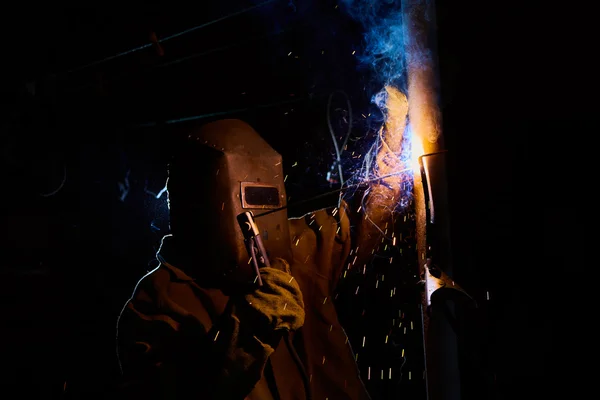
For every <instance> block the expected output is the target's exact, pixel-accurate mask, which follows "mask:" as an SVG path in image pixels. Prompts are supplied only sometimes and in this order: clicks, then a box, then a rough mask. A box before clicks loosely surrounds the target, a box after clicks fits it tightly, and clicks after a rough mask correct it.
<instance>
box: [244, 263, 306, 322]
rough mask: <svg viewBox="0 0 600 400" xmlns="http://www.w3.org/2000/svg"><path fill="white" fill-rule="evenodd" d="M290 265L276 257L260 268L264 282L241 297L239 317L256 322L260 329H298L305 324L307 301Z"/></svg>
mask: <svg viewBox="0 0 600 400" xmlns="http://www.w3.org/2000/svg"><path fill="white" fill-rule="evenodd" d="M289 271H290V266H289V264H288V263H287V262H286V261H285V260H283V259H279V258H278V259H275V260H273V261H272V263H271V267H264V268H260V276H261V278H262V282H263V285H262V286H261V287H259V288H257V289H256V290H255V291H253V292H251V293H248V294H246V295H244V296H243V299H239V300H240V301H239V302H238V312H239V313H240V315H239V316H240V320H246V322H247V323H252V324H257V326H256V328H257V329H258V330H259V331H262V332H266V333H267V334H268V333H270V332H274V331H278V330H290V331H295V330H298V329H299V328H301V327H302V325H304V301H303V299H302V292H301V291H300V287H299V286H298V283H297V282H296V280H295V279H294V278H293V277H292V275H290V274H289Z"/></svg>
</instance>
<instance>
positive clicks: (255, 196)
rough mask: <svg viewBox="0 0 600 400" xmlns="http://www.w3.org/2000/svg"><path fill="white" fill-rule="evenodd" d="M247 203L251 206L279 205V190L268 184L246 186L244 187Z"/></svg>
mask: <svg viewBox="0 0 600 400" xmlns="http://www.w3.org/2000/svg"><path fill="white" fill-rule="evenodd" d="M244 197H245V200H246V204H248V205H251V206H278V205H279V190H277V188H274V187H267V186H246V188H245V189H244Z"/></svg>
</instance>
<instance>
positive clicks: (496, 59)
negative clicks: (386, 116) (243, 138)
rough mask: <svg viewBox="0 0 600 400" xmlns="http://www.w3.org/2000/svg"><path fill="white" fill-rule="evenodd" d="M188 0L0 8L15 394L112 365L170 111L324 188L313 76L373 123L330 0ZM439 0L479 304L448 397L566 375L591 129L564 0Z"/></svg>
mask: <svg viewBox="0 0 600 400" xmlns="http://www.w3.org/2000/svg"><path fill="white" fill-rule="evenodd" d="M206 3H208V4H195V6H194V8H193V9H188V10H177V11H174V10H170V9H166V8H165V7H158V6H145V7H139V8H135V9H134V8H133V7H131V9H125V10H123V9H119V10H110V9H104V8H96V9H93V8H83V7H82V8H53V9H37V8H35V9H34V8H31V9H19V10H17V9H15V10H12V11H7V12H4V13H3V15H2V30H3V32H2V33H3V35H2V37H3V43H2V47H1V48H0V51H1V52H2V55H3V57H2V65H3V67H4V68H3V69H4V72H3V74H2V77H3V79H2V82H1V85H2V99H3V103H2V104H3V106H2V109H1V113H2V129H1V132H2V134H1V138H2V178H3V183H4V185H3V191H2V194H3V196H2V202H3V207H2V217H1V218H2V258H1V259H2V261H1V272H0V273H1V277H0V280H1V282H2V293H0V298H1V299H2V301H1V302H0V307H2V315H3V320H2V323H1V324H0V329H1V332H2V346H1V350H0V351H1V354H2V361H3V365H4V368H3V371H4V372H3V376H2V384H3V386H6V388H7V389H10V390H13V391H15V393H20V394H19V395H18V396H16V397H15V398H40V399H42V398H60V396H61V393H62V392H63V391H64V388H65V382H66V390H65V391H64V393H63V394H62V395H63V396H66V397H65V398H78V399H79V398H85V399H89V398H96V397H97V396H100V394H99V393H102V392H103V391H105V390H106V388H107V387H110V386H111V384H112V382H114V380H115V378H116V374H117V370H116V364H115V362H116V360H115V358H114V328H115V323H116V316H117V315H118V312H119V311H120V309H121V307H122V305H123V304H124V302H125V301H126V300H127V297H128V295H129V294H130V293H131V290H132V288H133V285H134V284H135V282H136V281H137V279H138V278H139V277H140V276H141V275H142V274H144V273H145V272H146V271H147V270H149V269H150V268H152V267H153V266H155V265H156V264H155V261H154V257H153V255H154V252H155V250H156V245H157V244H158V241H159V240H160V237H162V235H164V234H165V233H166V232H167V229H168V225H167V224H168V222H167V214H166V211H167V210H166V200H165V196H164V195H163V196H161V197H160V198H157V197H156V194H157V193H159V192H160V190H161V189H162V187H163V186H164V180H165V177H166V172H165V167H166V158H167V156H168V154H169V152H168V150H169V148H170V146H172V145H173V143H174V142H175V141H176V138H177V137H179V136H178V135H181V133H178V132H180V131H178V130H177V129H179V127H180V126H183V123H175V122H176V121H177V120H178V119H180V118H186V117H191V116H196V120H197V121H200V122H205V121H208V120H211V119H215V118H222V117H231V116H235V117H240V118H244V119H246V120H248V121H249V122H250V123H251V124H253V125H254V126H255V128H256V129H257V130H258V131H259V132H260V133H261V134H263V135H264V136H265V137H267V138H268V139H269V140H270V141H271V143H272V144H273V146H274V147H275V148H276V149H277V150H279V151H280V152H281V153H282V154H283V156H284V160H285V169H286V172H287V173H288V174H289V176H288V180H287V181H286V183H287V184H288V194H289V195H290V196H291V197H292V198H300V197H305V196H306V197H307V196H310V195H312V194H316V193H321V192H324V191H326V190H328V189H330V186H329V184H328V183H327V182H326V180H325V178H324V176H325V173H326V172H327V171H328V170H329V166H330V165H331V162H332V159H333V146H332V142H331V139H330V137H329V133H328V132H327V129H326V125H325V112H326V105H327V100H328V96H329V95H330V94H331V93H332V92H333V91H336V90H341V91H343V92H344V93H345V94H346V95H347V96H348V97H349V99H350V101H351V103H352V106H353V117H354V120H355V126H354V128H353V130H354V132H356V136H360V135H359V134H360V132H361V131H364V130H366V129H367V127H368V126H369V124H371V123H376V121H373V120H372V119H365V118H363V117H361V115H362V114H365V115H367V114H368V113H370V112H372V111H373V110H372V106H370V105H369V96H370V92H371V91H372V90H373V87H372V86H373V81H372V79H371V77H370V75H369V74H370V72H369V71H368V69H365V68H364V66H361V65H359V63H358V62H357V58H356V56H355V55H353V54H352V52H353V51H357V52H358V53H360V51H361V48H362V47H361V46H362V41H361V40H362V33H363V32H361V27H360V26H359V24H357V23H356V22H355V21H353V20H351V19H350V18H349V17H347V16H346V15H344V13H343V12H342V10H340V9H339V8H335V5H336V2H335V1H321V2H288V1H287V0H286V1H274V2H271V3H269V4H268V5H263V6H261V7H258V8H256V9H253V10H251V11H248V12H245V13H243V14H239V15H232V14H233V13H236V12H238V11H240V10H243V9H245V8H247V7H251V6H252V5H255V4H259V2H258V1H257V2H251V1H233V2H206ZM213 3H214V4H213ZM448 3H449V2H438V5H437V11H438V15H437V18H438V28H439V37H438V45H439V58H440V72H441V81H442V93H441V94H442V112H443V118H444V122H443V123H444V136H445V139H446V142H447V143H446V144H447V148H448V150H449V153H448V157H449V179H450V182H449V184H450V209H451V213H452V215H451V218H452V224H453V231H452V249H453V252H454V258H455V260H454V271H455V272H454V278H455V280H456V281H458V282H460V283H461V285H462V286H463V287H464V288H465V289H466V290H467V291H468V292H470V293H471V294H472V295H473V296H474V297H475V298H477V299H478V301H479V302H480V305H481V307H480V308H479V309H478V310H477V311H472V315H468V317H469V318H467V319H466V320H465V321H464V325H465V336H464V340H463V341H462V342H461V343H462V344H461V346H462V347H463V350H464V351H463V357H462V359H461V365H462V367H463V369H464V371H463V377H464V382H463V387H464V390H465V396H464V397H465V399H487V398H490V399H517V398H537V396H540V395H542V394H546V393H551V392H553V391H555V390H556V385H557V384H561V383H562V384H565V383H568V382H570V381H569V379H568V378H567V377H566V376H567V375H566V372H565V370H568V369H569V368H568V367H565V364H564V363H563V362H562V361H561V356H562V354H561V353H564V349H565V348H570V345H569V344H568V343H567V342H565V339H564V337H565V334H564V329H567V330H568V328H565V327H564V326H563V328H560V327H559V324H558V323H557V319H561V320H562V321H564V320H565V317H564V311H561V310H562V308H561V305H562V304H564V303H565V302H566V301H567V300H568V299H567V298H566V295H564V294H562V293H563V292H557V291H556V290H555V288H556V286H559V285H558V282H563V281H571V280H573V279H575V278H576V265H582V261H581V260H580V259H579V257H581V255H582V253H583V252H584V251H583V249H582V247H583V246H582V242H581V235H582V234H581V233H580V232H581V231H582V228H580V227H579V224H581V221H582V220H581V219H580V218H578V217H581V214H580V213H581V211H580V210H581V209H582V207H580V206H579V204H580V202H581V200H580V199H579V194H578V189H580V188H581V183H580V181H579V180H578V175H579V174H578V168H581V167H580V166H579V165H578V163H575V162H571V161H570V157H569V155H570V154H573V152H582V153H583V154H585V152H586V146H585V143H587V140H588V138H589V137H591V135H592V132H594V131H595V130H596V131H597V129H595V126H596V125H595V124H594V122H595V120H596V119H597V117H596V113H595V110H596V108H595V103H594V102H593V101H589V100H588V99H589V98H590V97H592V96H590V94H591V93H594V91H596V90H597V85H596V83H595V82H592V81H591V80H588V79H587V78H584V77H587V76H592V75H593V74H588V73H589V72H590V71H592V70H593V67H592V65H591V63H590V62H589V61H588V60H586V57H585V55H586V54H587V53H588V52H589V51H590V50H589V48H588V47H585V46H584V45H583V38H585V36H584V35H583V34H581V35H580V34H579V31H578V29H579V28H583V27H585V26H586V24H584V23H583V19H582V15H581V14H584V13H583V12H582V13H581V14H578V15H577V16H574V17H573V18H570V17H569V18H568V17H567V14H566V13H563V10H557V9H547V8H542V7H537V6H536V5H530V6H528V7H527V8H524V6H521V5H517V4H509V5H506V4H503V5H500V4H495V3H494V4H493V5H492V4H489V5H486V6H485V7H484V8H482V6H481V5H480V4H472V3H464V2H463V3H460V4H452V5H450V4H448ZM453 3H455V2H453ZM228 15H229V16H230V18H227V19H223V20H220V21H218V22H215V23H213V24H211V25H207V26H204V27H202V28H201V29H196V30H194V31H192V32H188V33H186V34H185V35H181V36H179V37H174V38H172V39H169V40H166V41H164V42H163V43H161V46H162V50H163V51H164V55H163V56H160V55H159V52H158V51H157V49H156V48H155V47H152V46H149V47H147V48H144V49H141V50H139V51H135V52H132V53H129V54H125V55H121V56H119V57H114V58H110V59H106V57H111V56H114V55H116V54H119V53H122V52H125V51H128V50H130V49H134V48H137V47H138V46H140V45H144V44H147V43H149V35H150V33H151V32H155V33H156V35H157V36H158V37H159V38H162V39H164V38H167V37H169V36H170V35H173V34H176V33H178V32H182V31H184V30H186V29H189V28H192V27H197V26H200V25H202V24H205V23H206V22H209V21H214V20H215V19H218V18H222V17H223V16H228ZM290 52H291V54H290ZM103 59H106V60H105V61H104V62H101V63H95V62H97V61H99V60H103ZM94 63H95V64H94ZM375 86H376V84H375ZM334 101H339V102H341V103H340V104H342V105H345V100H344V97H343V96H341V95H340V96H338V97H336V99H335V100H334ZM199 116H200V117H199ZM340 118H341V117H340ZM582 144H583V146H582ZM356 146H357V148H360V146H361V142H360V141H358V142H357V144H356ZM296 162H298V165H297V166H292V165H293V164H294V163H296ZM572 217H575V218H572ZM553 288H554V289H553ZM488 293H489V300H488ZM561 315H562V316H561ZM557 332H559V334H558V335H559V337H560V340H558V341H557V340H556V338H557ZM561 348H562V349H563V350H562V351H561V350H560V349H561ZM534 394H535V395H536V396H534ZM95 396H96V397H95ZM10 398H12V397H10ZM98 398H100V397H98ZM381 398H383V397H381Z"/></svg>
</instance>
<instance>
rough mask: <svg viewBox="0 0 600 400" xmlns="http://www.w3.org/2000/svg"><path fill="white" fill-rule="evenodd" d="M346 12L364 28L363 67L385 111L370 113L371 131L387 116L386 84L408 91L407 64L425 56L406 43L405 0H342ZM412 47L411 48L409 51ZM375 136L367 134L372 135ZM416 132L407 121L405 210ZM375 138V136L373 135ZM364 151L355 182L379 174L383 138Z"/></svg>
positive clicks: (403, 153) (402, 203)
mask: <svg viewBox="0 0 600 400" xmlns="http://www.w3.org/2000/svg"><path fill="white" fill-rule="evenodd" d="M340 1H341V5H342V7H343V9H344V11H345V12H346V13H347V14H348V15H349V16H350V17H351V18H352V19H354V20H355V21H357V22H358V23H359V24H360V25H361V27H362V30H363V39H364V43H363V45H364V48H363V50H362V52H361V54H358V61H359V62H360V64H359V66H360V67H362V68H363V69H364V68H367V69H368V70H369V72H368V75H369V81H370V82H369V86H370V92H367V95H368V97H369V98H370V100H371V103H372V104H374V105H375V106H376V107H377V108H378V110H379V111H380V112H381V114H380V115H377V113H374V114H373V115H371V114H369V116H370V117H369V119H370V120H367V121H365V122H366V125H367V126H368V127H369V130H371V131H378V130H379V128H380V127H381V126H382V124H384V123H385V121H386V119H387V111H388V110H387V107H386V103H387V97H388V93H387V91H386V90H385V87H386V86H392V87H395V88H396V89H398V90H400V91H401V92H403V93H405V94H406V93H407V72H406V70H407V68H406V67H407V63H409V62H410V63H413V62H417V63H418V62H420V57H422V56H423V55H418V54H413V53H414V51H412V52H411V51H410V49H411V48H412V46H410V43H407V42H406V32H405V29H404V28H405V27H404V25H403V18H402V8H401V3H402V1H401V0H340ZM407 50H408V51H407ZM369 136H371V135H367V136H366V137H365V139H366V138H367V137H369ZM412 136H413V135H412V132H411V129H410V125H409V124H407V128H406V131H405V132H404V135H403V138H402V151H401V153H400V154H398V155H397V156H398V158H399V160H400V162H401V165H403V166H407V167H409V168H408V169H406V168H403V169H402V170H400V171H398V174H399V175H400V176H401V177H402V183H401V188H400V189H401V198H400V199H398V204H397V207H398V209H399V210H402V209H405V208H406V207H407V206H408V205H409V204H410V202H411V200H412V187H413V171H412V169H410V166H411V162H410V160H411V158H412ZM371 137H372V136H371ZM365 144H366V145H367V146H368V149H366V148H364V151H362V152H361V153H362V154H363V155H364V157H363V160H362V163H361V164H360V165H354V167H353V168H352V167H351V168H350V169H351V175H352V176H353V177H354V180H355V181H363V182H364V181H369V180H371V179H373V178H376V177H377V173H376V171H375V170H376V165H375V158H376V154H377V152H378V151H379V149H381V147H382V145H383V144H382V142H381V138H379V137H378V135H375V138H374V140H373V139H371V140H368V143H365Z"/></svg>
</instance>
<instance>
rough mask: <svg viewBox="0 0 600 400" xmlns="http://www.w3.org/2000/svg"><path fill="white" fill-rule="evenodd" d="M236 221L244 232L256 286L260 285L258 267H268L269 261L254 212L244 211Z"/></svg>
mask: <svg viewBox="0 0 600 400" xmlns="http://www.w3.org/2000/svg"><path fill="white" fill-rule="evenodd" d="M237 219H238V223H239V225H240V228H241V230H242V232H243V234H244V243H245V244H246V249H247V250H248V255H249V256H250V260H249V262H250V263H252V267H253V268H254V272H255V273H256V281H255V282H256V283H257V284H258V286H262V284H263V283H262V279H261V277H260V267H261V266H264V267H270V266H271V263H270V261H269V257H268V256H267V250H266V248H265V245H264V243H263V241H262V237H261V235H260V230H259V229H258V226H257V225H256V222H255V221H254V214H253V213H252V211H246V212H244V213H242V214H239V215H238V216H237Z"/></svg>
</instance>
